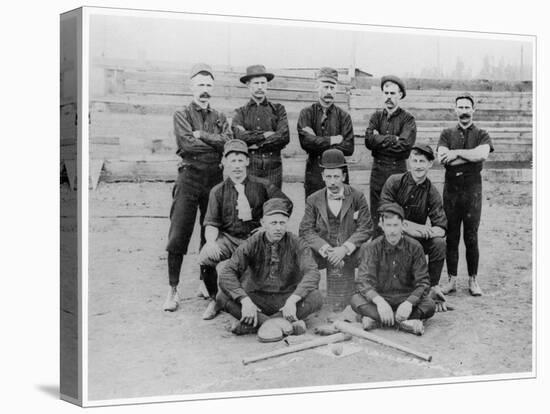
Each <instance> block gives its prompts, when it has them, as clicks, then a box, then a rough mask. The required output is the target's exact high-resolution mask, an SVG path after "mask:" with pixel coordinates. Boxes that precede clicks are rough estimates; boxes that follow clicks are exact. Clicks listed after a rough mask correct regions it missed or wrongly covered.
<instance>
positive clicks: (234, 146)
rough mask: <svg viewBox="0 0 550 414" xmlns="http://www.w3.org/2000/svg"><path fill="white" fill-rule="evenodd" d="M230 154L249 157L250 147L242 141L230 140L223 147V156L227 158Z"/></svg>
mask: <svg viewBox="0 0 550 414" xmlns="http://www.w3.org/2000/svg"><path fill="white" fill-rule="evenodd" d="M230 152H241V153H243V154H246V155H247V156H248V146H247V145H246V142H244V141H241V140H240V139H230V140H229V141H227V142H226V143H225V145H224V146H223V156H224V157H226V156H227V154H229V153H230Z"/></svg>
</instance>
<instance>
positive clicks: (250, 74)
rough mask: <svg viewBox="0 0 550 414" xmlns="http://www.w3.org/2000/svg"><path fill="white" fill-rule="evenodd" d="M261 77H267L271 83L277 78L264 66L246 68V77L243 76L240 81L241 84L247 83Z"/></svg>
mask: <svg viewBox="0 0 550 414" xmlns="http://www.w3.org/2000/svg"><path fill="white" fill-rule="evenodd" d="M259 76H265V77H266V79H267V81H268V82H269V81H270V80H271V79H273V78H274V77H275V75H274V74H273V73H269V72H268V71H267V70H266V68H265V66H264V65H252V66H249V67H247V68H246V75H244V76H241V78H240V79H239V80H240V81H241V83H246V82H248V81H249V80H250V79H252V78H257V77H259Z"/></svg>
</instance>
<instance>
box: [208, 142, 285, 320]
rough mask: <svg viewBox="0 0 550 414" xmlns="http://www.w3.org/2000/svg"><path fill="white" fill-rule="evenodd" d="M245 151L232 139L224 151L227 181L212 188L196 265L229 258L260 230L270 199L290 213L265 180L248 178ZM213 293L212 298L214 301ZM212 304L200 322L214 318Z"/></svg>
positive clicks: (244, 147) (212, 266)
mask: <svg viewBox="0 0 550 414" xmlns="http://www.w3.org/2000/svg"><path fill="white" fill-rule="evenodd" d="M248 163H249V159H248V147H247V145H246V143H245V142H243V141H241V140H238V139H233V140H230V141H228V142H227V143H226V144H225V147H224V153H223V158H222V164H223V168H224V171H225V173H226V174H227V178H226V179H225V180H224V181H223V182H221V183H219V184H218V185H216V186H214V187H213V188H212V191H211V192H210V196H209V198H208V208H207V210H206V217H205V218H204V225H205V227H206V228H205V239H206V243H205V244H204V246H203V247H202V249H201V251H200V253H199V264H200V265H201V266H207V267H210V268H211V269H212V270H211V271H212V272H213V273H214V275H215V277H213V279H214V285H215V286H216V287H217V274H216V268H215V266H216V265H217V264H218V263H220V262H222V261H224V260H227V259H229V258H230V257H231V255H232V254H233V252H234V251H235V249H236V248H237V247H238V246H239V245H240V244H241V243H242V242H244V241H245V240H246V239H247V238H248V237H249V236H250V235H251V234H252V233H253V232H255V231H256V230H257V229H258V228H259V227H260V219H261V217H262V206H263V204H264V203H265V202H266V201H267V200H269V199H270V198H274V197H277V198H284V199H286V200H287V201H288V203H289V206H290V209H292V202H291V201H290V200H289V199H288V197H287V196H286V195H285V194H283V192H282V191H281V190H279V189H278V188H277V187H275V186H274V185H273V184H270V183H269V182H268V181H267V180H264V179H262V178H256V177H253V176H248V175H247V167H248ZM216 293H217V289H216V292H214V294H213V295H212V298H214V297H215V294H216ZM215 303H216V302H215V301H214V300H211V302H210V303H209V304H208V306H207V308H206V311H205V312H204V314H203V319H212V318H213V317H215V316H216V306H215Z"/></svg>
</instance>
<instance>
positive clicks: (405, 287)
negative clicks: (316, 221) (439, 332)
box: [351, 203, 435, 335]
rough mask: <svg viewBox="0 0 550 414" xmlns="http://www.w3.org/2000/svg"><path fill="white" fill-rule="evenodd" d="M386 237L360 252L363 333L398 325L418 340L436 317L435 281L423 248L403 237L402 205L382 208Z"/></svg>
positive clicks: (357, 302)
mask: <svg viewBox="0 0 550 414" xmlns="http://www.w3.org/2000/svg"><path fill="white" fill-rule="evenodd" d="M380 214H381V218H380V223H381V225H382V229H383V231H384V235H383V236H381V237H378V238H376V239H374V240H373V241H371V242H369V243H365V244H364V245H363V247H362V248H361V264H360V265H359V272H358V275H357V277H358V290H359V293H356V294H355V295H354V296H353V297H352V299H351V307H352V309H353V310H354V311H355V312H357V313H358V314H359V315H361V316H362V317H363V318H362V323H363V328H364V329H365V330H370V329H374V328H376V327H378V326H380V325H382V326H393V325H395V324H397V325H398V327H399V328H400V329H403V330H404V331H407V332H411V333H414V334H417V335H422V334H423V333H424V324H423V320H424V319H428V318H431V317H432V316H433V314H434V313H435V303H434V302H433V300H432V299H431V298H430V297H429V295H428V291H429V289H430V277H429V276H428V266H427V265H426V257H425V256H424V250H423V249H422V246H421V245H420V243H418V242H417V241H416V240H415V239H413V238H412V237H409V236H407V235H403V220H404V218H405V212H404V211H403V209H402V208H401V206H400V205H399V204H396V203H392V204H382V205H381V206H380Z"/></svg>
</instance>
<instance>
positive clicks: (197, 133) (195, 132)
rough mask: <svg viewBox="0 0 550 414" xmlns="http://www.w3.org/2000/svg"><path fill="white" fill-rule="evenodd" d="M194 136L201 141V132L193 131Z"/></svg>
mask: <svg viewBox="0 0 550 414" xmlns="http://www.w3.org/2000/svg"><path fill="white" fill-rule="evenodd" d="M193 136H194V137H195V138H196V139H199V138H200V137H201V131H200V130H199V131H193Z"/></svg>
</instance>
